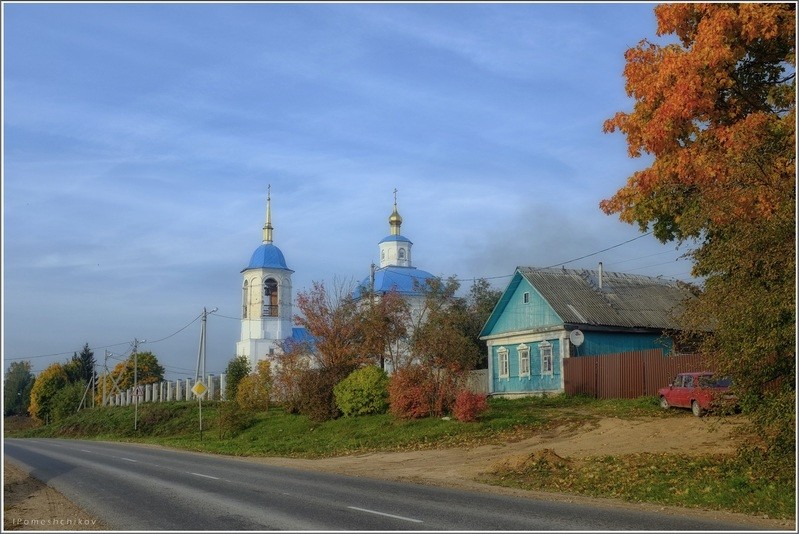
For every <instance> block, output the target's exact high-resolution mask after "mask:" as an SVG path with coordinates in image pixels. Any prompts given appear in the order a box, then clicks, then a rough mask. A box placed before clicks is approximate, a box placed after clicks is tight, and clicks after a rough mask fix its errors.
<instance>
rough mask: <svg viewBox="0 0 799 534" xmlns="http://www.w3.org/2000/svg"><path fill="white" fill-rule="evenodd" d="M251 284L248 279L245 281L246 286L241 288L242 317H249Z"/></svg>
mask: <svg viewBox="0 0 799 534" xmlns="http://www.w3.org/2000/svg"><path fill="white" fill-rule="evenodd" d="M249 297H250V284H249V283H248V282H247V280H245V281H244V287H243V288H242V290H241V309H242V311H241V316H242V318H244V319H246V318H247V306H249V304H250V299H249Z"/></svg>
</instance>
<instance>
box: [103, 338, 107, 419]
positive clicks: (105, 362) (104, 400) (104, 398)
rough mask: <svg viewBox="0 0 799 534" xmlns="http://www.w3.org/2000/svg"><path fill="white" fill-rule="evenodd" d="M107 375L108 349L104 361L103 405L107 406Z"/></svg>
mask: <svg viewBox="0 0 799 534" xmlns="http://www.w3.org/2000/svg"><path fill="white" fill-rule="evenodd" d="M107 376H108V349H105V361H103V407H105V402H106V393H105V381H106V377H107Z"/></svg>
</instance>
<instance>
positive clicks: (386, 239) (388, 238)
mask: <svg viewBox="0 0 799 534" xmlns="http://www.w3.org/2000/svg"><path fill="white" fill-rule="evenodd" d="M389 241H403V242H405V243H411V240H410V239H408V238H407V237H405V236H403V235H399V234H397V235H387V236H386V237H384V238H383V239H381V240H380V243H388V242H389ZM380 243H378V245H379V244H380ZM411 245H413V243H411Z"/></svg>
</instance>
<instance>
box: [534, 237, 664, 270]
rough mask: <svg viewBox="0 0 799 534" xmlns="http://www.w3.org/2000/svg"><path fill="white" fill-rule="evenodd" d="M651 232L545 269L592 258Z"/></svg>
mask: <svg viewBox="0 0 799 534" xmlns="http://www.w3.org/2000/svg"><path fill="white" fill-rule="evenodd" d="M651 233H652V232H647V233H645V234H641V235H639V236H638V237H634V238H632V239H628V240H627V241H624V242H622V243H619V244H618V245H613V246H612V247H608V248H603V249H602V250H598V251H596V252H592V253H591V254H586V255H585V256H580V257H579V258H574V259H573V260H569V261H564V262H561V263H556V264H554V265H550V266H549V267H545V269H551V268H553V267H559V266H561V265H566V264H567V263H573V262H575V261H578V260H582V259H585V258H590V257H591V256H596V255H597V254H601V253H603V252H607V251H608V250H613V249H614V248H618V247H620V246H622V245H626V244H627V243H632V242H633V241H635V240H636V239H641V238H642V237H646V236H648V235H650V234H651Z"/></svg>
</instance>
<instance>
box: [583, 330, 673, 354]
mask: <svg viewBox="0 0 799 534" xmlns="http://www.w3.org/2000/svg"><path fill="white" fill-rule="evenodd" d="M583 334H584V340H583V343H582V345H580V346H579V347H572V350H571V355H572V356H599V355H602V354H615V353H619V352H631V351H639V350H648V349H662V350H663V352H664V353H665V354H668V353H670V352H671V349H672V345H673V342H672V340H671V339H670V338H668V337H664V336H662V335H661V334H636V333H613V332H591V331H585V330H583Z"/></svg>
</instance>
